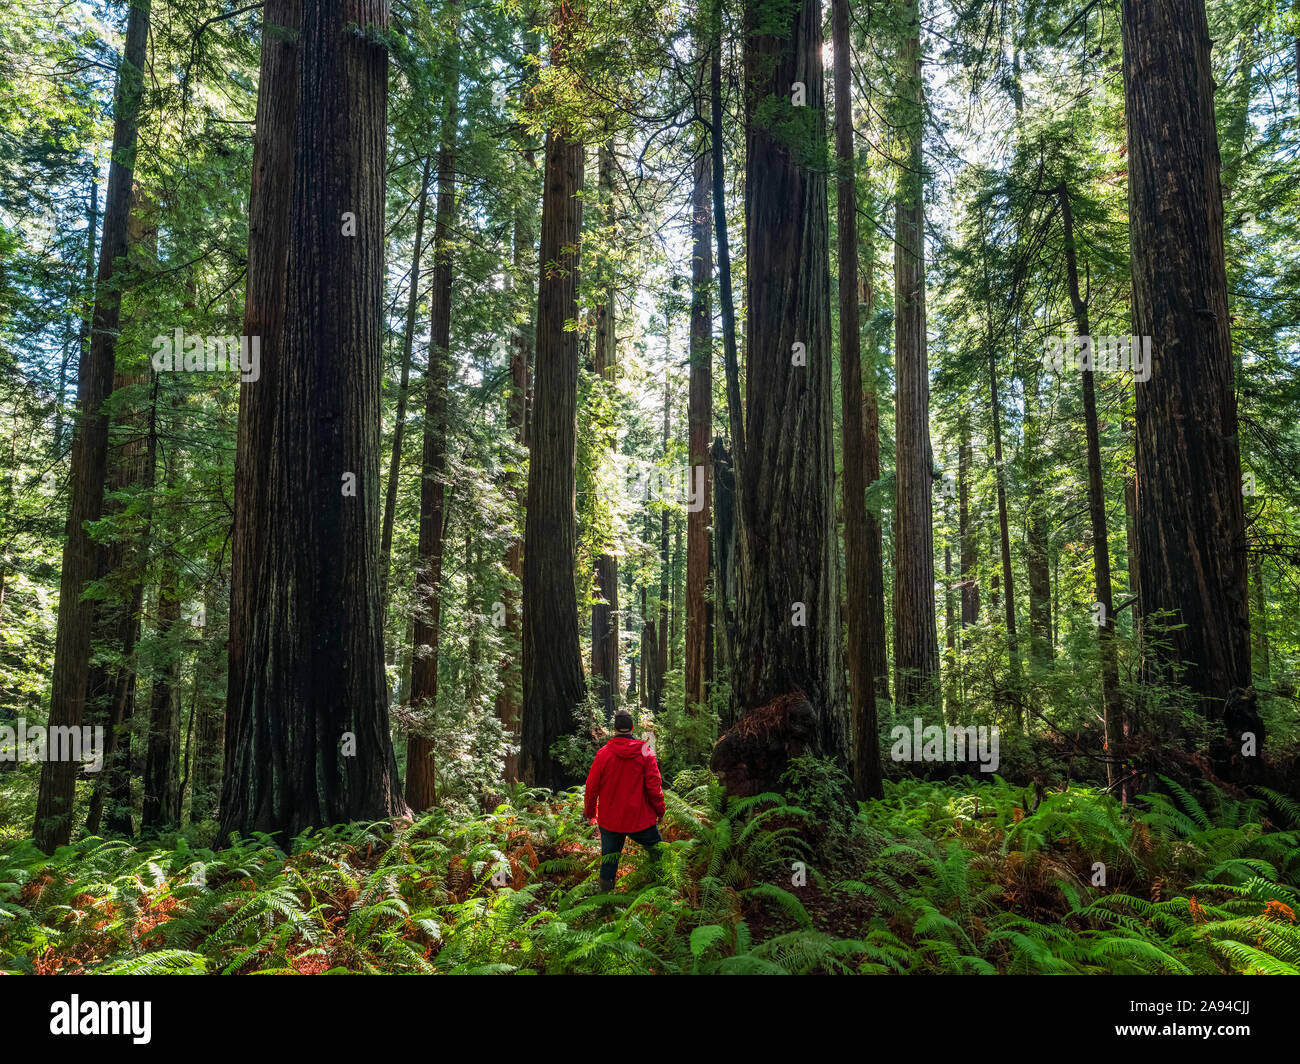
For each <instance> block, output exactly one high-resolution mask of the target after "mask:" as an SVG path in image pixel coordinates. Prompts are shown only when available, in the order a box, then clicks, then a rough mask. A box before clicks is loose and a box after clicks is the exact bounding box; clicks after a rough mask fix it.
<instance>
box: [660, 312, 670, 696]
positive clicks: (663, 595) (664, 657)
mask: <svg viewBox="0 0 1300 1064" xmlns="http://www.w3.org/2000/svg"><path fill="white" fill-rule="evenodd" d="M664 345H665V347H666V348H667V350H666V351H665V352H664V355H665V361H664V452H663V453H664V461H665V462H667V461H668V445H669V442H670V440H669V435H668V433H669V407H670V405H671V399H670V397H669V392H668V384H669V381H670V379H671V376H672V369H671V366H672V323H671V321H670V319H669V317H668V314H667V313H666V312H665V314H664ZM661 502H664V503H666V502H667V500H666V499H664V500H661ZM669 579H670V573H669V557H668V507H667V506H666V505H663V506H660V508H659V670H660V673H661V674H666V673H667V672H668V611H669V607H670V602H669V586H668V585H669Z"/></svg>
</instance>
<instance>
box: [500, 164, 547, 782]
mask: <svg viewBox="0 0 1300 1064" xmlns="http://www.w3.org/2000/svg"><path fill="white" fill-rule="evenodd" d="M524 162H525V165H526V166H527V167H528V169H529V170H530V171H531V170H532V168H533V153H532V151H526V152H524ZM514 266H515V271H514V283H515V284H519V283H520V282H521V281H522V279H523V278H525V277H529V276H531V277H532V278H533V279H534V280H533V281H531V282H529V283H528V285H527V288H526V290H525V295H524V298H522V299H517V300H516V303H517V304H522V305H524V306H526V307H527V311H526V313H527V314H528V320H527V322H526V323H525V322H521V323H520V324H518V325H517V326H516V327H515V330H514V335H513V336H512V337H511V344H510V398H509V402H508V406H507V411H506V423H507V424H508V425H509V428H510V432H511V434H512V435H513V436H514V441H515V443H516V444H518V445H519V446H520V447H526V446H527V444H528V439H527V412H528V391H529V384H528V378H529V370H530V368H531V366H532V361H533V358H532V351H533V335H534V329H533V314H534V313H535V312H536V310H537V291H536V286H535V285H536V278H537V275H538V274H537V270H538V263H537V243H536V232H535V227H534V224H533V213H532V207H531V205H524V206H521V207H520V208H519V209H518V211H517V212H516V214H515V220H514ZM506 490H507V491H508V493H509V494H510V496H511V498H512V499H513V500H514V502H515V505H516V506H520V507H522V505H523V501H524V494H525V492H526V490H527V485H526V481H525V480H524V478H523V477H521V476H520V475H519V474H517V473H514V472H511V473H508V474H507V489H506ZM506 568H507V569H508V570H509V571H510V574H511V576H512V577H513V578H514V580H513V583H512V584H511V585H509V586H508V587H507V590H506V593H505V601H504V602H503V603H502V605H503V606H505V613H506V632H507V634H508V636H509V644H508V645H509V646H510V647H511V648H512V650H511V652H510V656H509V660H508V661H503V662H502V684H501V693H500V694H499V695H498V696H497V716H498V717H500V718H501V723H502V725H503V726H504V727H505V729H506V732H507V734H508V735H509V736H510V742H511V749H510V750H509V751H508V752H507V753H506V758H505V766H504V778H505V780H506V781H507V782H512V781H515V780H518V778H519V749H518V747H519V711H520V705H521V693H522V689H521V678H522V677H521V672H520V668H519V661H518V658H517V657H516V656H515V652H514V650H513V648H514V647H515V646H516V644H518V642H519V640H520V636H521V629H520V623H519V607H520V601H519V590H518V589H519V588H522V586H523V578H524V540H523V537H522V536H512V537H511V539H510V542H509V544H508V545H507V547H506Z"/></svg>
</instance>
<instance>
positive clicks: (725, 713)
mask: <svg viewBox="0 0 1300 1064" xmlns="http://www.w3.org/2000/svg"><path fill="white" fill-rule="evenodd" d="M709 466H710V468H711V469H712V471H713V488H714V495H713V595H714V598H715V600H716V601H717V603H718V609H719V611H720V613H721V619H722V623H721V624H719V625H718V626H717V628H716V631H717V638H718V648H717V650H718V657H719V658H720V659H721V660H720V661H719V662H718V670H717V675H719V676H723V677H726V680H727V683H728V685H729V686H730V688H731V696H730V697H728V698H727V700H726V701H725V702H723V703H721V704H720V706H719V710H718V713H719V721H718V723H719V730H720V731H726V730H727V729H728V728H730V727H731V726H732V725H734V724H735V723H736V699H735V669H734V667H733V664H732V663H733V662H734V661H735V657H736V600H737V598H738V588H737V582H738V580H739V569H740V565H739V562H738V556H739V553H740V549H739V532H738V529H737V525H738V519H737V515H736V471H735V467H734V466H733V465H732V462H731V456H730V455H728V454H727V449H726V447H724V446H723V443H722V438H721V437H716V436H715V437H714V440H713V446H712V448H711V449H710V453H709Z"/></svg>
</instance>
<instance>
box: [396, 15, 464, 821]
mask: <svg viewBox="0 0 1300 1064" xmlns="http://www.w3.org/2000/svg"><path fill="white" fill-rule="evenodd" d="M448 6H449V7H450V8H451V10H452V11H453V12H454V11H455V10H456V8H455V6H454V4H449V5H448ZM450 17H451V18H452V19H453V20H455V19H458V17H459V16H458V15H455V14H452V15H451V16H450ZM455 25H456V26H457V28H456V29H453V36H455V35H456V34H457V33H458V23H455ZM453 49H454V50H453V52H452V54H451V56H450V57H448V59H447V63H448V77H447V90H446V91H447V98H446V100H445V101H444V105H443V110H442V130H441V137H442V141H441V144H440V145H439V147H438V203H437V207H436V211H435V216H434V223H433V291H432V293H431V296H430V303H431V305H432V312H431V315H430V325H429V364H428V369H427V372H426V373H425V375H424V386H425V399H424V448H423V452H422V453H421V456H420V531H419V544H418V546H417V548H416V550H417V558H416V577H415V618H414V623H413V624H412V656H411V706H412V707H413V708H414V709H415V710H416V712H417V714H418V715H419V716H421V717H425V718H427V717H428V716H429V715H431V714H432V713H433V710H434V706H435V705H436V704H437V701H438V658H439V652H440V649H441V647H440V643H441V637H442V616H441V615H442V555H443V536H444V533H445V532H446V528H447V516H446V513H445V505H446V497H447V486H446V480H447V393H448V388H449V385H450V381H451V290H452V281H453V274H452V268H453V262H452V250H451V226H452V220H453V217H454V215H455V212H456V116H457V113H458V97H459V93H460V76H459V69H460V64H459V52H458V44H457V45H453ZM421 723H427V722H425V721H422V722H421ZM436 800H437V766H436V765H435V764H434V759H433V740H432V739H431V738H430V737H429V736H428V735H427V734H425V733H423V732H422V731H420V730H417V731H414V732H412V733H411V734H410V735H408V736H407V740H406V804H407V805H409V806H410V807H411V809H412V810H413V811H414V812H417V813H420V812H423V811H424V810H426V809H428V808H430V807H431V806H432V805H433V804H434V802H435V801H436Z"/></svg>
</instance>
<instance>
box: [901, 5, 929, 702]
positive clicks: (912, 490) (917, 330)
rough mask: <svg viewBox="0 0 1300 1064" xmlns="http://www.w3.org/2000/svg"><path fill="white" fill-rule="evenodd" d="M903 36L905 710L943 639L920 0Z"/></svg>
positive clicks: (925, 685) (919, 694) (923, 697)
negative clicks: (937, 602)
mask: <svg viewBox="0 0 1300 1064" xmlns="http://www.w3.org/2000/svg"><path fill="white" fill-rule="evenodd" d="M906 19H907V29H906V30H905V31H904V32H905V33H906V38H905V40H904V41H903V48H902V59H903V77H904V78H905V80H904V83H903V87H902V89H901V94H902V97H903V100H902V105H901V106H902V108H903V111H902V114H901V115H900V125H901V130H900V133H901V135H902V137H903V140H904V148H903V152H902V163H901V164H900V166H899V171H898V199H897V203H896V206H895V213H894V217H895V238H894V239H895V242H894V304H895V310H894V349H895V365H896V378H897V382H898V385H897V387H898V396H897V399H896V401H895V406H894V409H895V417H894V423H895V430H894V440H895V444H894V445H895V449H896V451H897V485H898V486H897V501H896V504H895V507H894V552H895V570H894V669H895V672H896V674H897V681H896V688H897V690H896V694H897V698H898V707H899V709H900V710H902V709H907V708H910V707H912V706H930V707H937V704H938V696H939V687H938V681H939V637H938V631H937V628H936V623H935V615H934V524H933V520H934V519H933V513H932V511H931V505H930V503H931V492H932V489H933V484H934V474H933V469H934V459H933V456H932V454H931V451H930V371H929V361H928V357H927V352H926V335H925V330H926V316H925V203H924V185H925V174H924V170H923V166H924V162H923V155H922V151H921V141H922V137H923V133H924V128H925V121H924V108H925V103H924V95H923V87H922V77H921V21H920V11H919V6H918V2H917V0H906Z"/></svg>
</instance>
